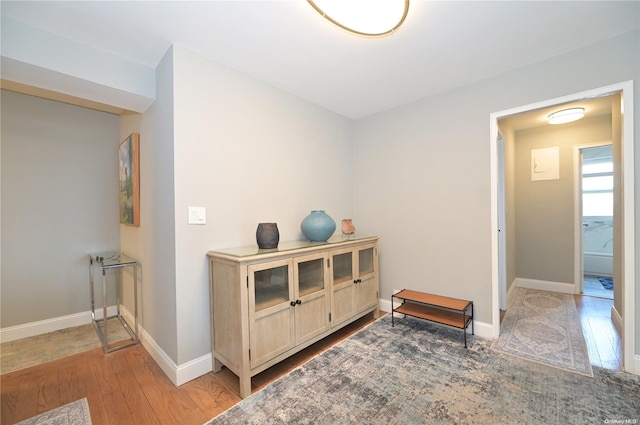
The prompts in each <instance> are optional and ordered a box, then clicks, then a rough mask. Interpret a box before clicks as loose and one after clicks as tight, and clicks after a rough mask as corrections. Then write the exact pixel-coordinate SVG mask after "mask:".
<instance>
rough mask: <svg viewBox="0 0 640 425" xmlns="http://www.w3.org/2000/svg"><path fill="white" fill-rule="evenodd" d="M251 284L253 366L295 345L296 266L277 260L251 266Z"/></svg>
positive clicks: (250, 308) (250, 329)
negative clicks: (294, 285)
mask: <svg viewBox="0 0 640 425" xmlns="http://www.w3.org/2000/svg"><path fill="white" fill-rule="evenodd" d="M247 271H248V274H247V277H248V285H249V340H250V342H249V344H250V347H251V351H250V353H251V354H250V357H251V360H250V362H251V367H252V368H253V367H257V366H258V365H261V364H263V363H264V362H266V361H269V360H271V359H272V358H274V357H276V356H278V355H279V354H281V353H284V352H285V351H287V350H289V349H291V347H293V346H294V345H295V333H294V324H293V319H294V315H293V309H292V307H291V305H290V303H291V300H292V299H293V264H292V261H291V260H275V261H270V262H267V263H261V264H254V265H250V266H248V267H247Z"/></svg>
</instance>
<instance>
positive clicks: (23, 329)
mask: <svg viewBox="0 0 640 425" xmlns="http://www.w3.org/2000/svg"><path fill="white" fill-rule="evenodd" d="M116 313H117V309H116V306H110V307H107V315H109V316H112V315H115V314H116ZM102 316H103V312H102V309H101V308H100V309H96V319H102ZM89 323H91V311H83V312H82V313H75V314H69V315H67V316H60V317H54V318H52V319H46V320H39V321H37V322H31V323H25V324H23V325H17V326H10V327H7V328H2V329H0V342H9V341H15V340H18V339H22V338H29V337H31V336H36V335H42V334H46V333H49V332H55V331H59V330H62V329H67V328H72V327H74V326H82V325H86V324H89Z"/></svg>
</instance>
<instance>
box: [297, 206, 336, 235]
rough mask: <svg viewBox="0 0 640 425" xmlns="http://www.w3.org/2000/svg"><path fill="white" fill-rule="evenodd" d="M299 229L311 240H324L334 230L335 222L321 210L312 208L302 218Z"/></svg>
mask: <svg viewBox="0 0 640 425" xmlns="http://www.w3.org/2000/svg"><path fill="white" fill-rule="evenodd" d="M300 229H301V230H302V233H303V234H304V235H305V236H306V237H307V238H308V239H309V240H310V241H311V242H326V241H327V239H329V238H330V237H331V235H333V232H334V231H335V230H336V222H335V221H333V219H332V218H331V217H329V215H328V214H327V213H325V212H324V211H323V210H313V211H311V214H309V215H308V216H306V217H305V218H304V220H302V223H301V224H300Z"/></svg>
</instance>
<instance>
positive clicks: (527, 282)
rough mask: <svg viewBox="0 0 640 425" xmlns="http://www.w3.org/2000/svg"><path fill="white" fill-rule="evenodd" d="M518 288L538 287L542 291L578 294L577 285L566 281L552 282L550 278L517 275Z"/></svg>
mask: <svg viewBox="0 0 640 425" xmlns="http://www.w3.org/2000/svg"><path fill="white" fill-rule="evenodd" d="M515 281H516V285H518V288H528V289H538V290H540V291H552V292H562V293H564V294H576V293H577V292H576V285H574V284H573V283H565V282H552V281H548V280H537V279H525V278H522V277H517V278H516V279H515Z"/></svg>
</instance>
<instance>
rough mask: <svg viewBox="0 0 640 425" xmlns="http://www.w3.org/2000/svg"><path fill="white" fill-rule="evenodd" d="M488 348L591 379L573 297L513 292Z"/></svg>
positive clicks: (519, 289)
mask: <svg viewBox="0 0 640 425" xmlns="http://www.w3.org/2000/svg"><path fill="white" fill-rule="evenodd" d="M516 291H517V292H516V294H515V297H514V300H513V302H512V304H511V306H510V307H509V309H508V310H507V314H506V315H505V317H504V320H503V321H502V326H501V330H500V337H499V338H498V339H497V340H496V341H495V342H494V343H493V344H492V345H491V348H492V349H494V350H497V351H500V352H502V353H505V354H511V355H514V356H518V357H522V358H523V359H527V360H531V361H534V362H538V363H542V364H545V365H548V366H552V367H557V368H559V369H563V370H568V371H570V372H575V373H580V374H582V375H586V376H593V371H592V369H591V362H590V361H589V351H588V349H587V343H586V341H585V339H584V335H583V334H582V327H581V326H580V316H579V315H578V311H577V310H576V304H575V301H574V300H573V296H572V295H569V294H562V293H558V292H549V291H538V290H535V289H526V288H518V289H516Z"/></svg>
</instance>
